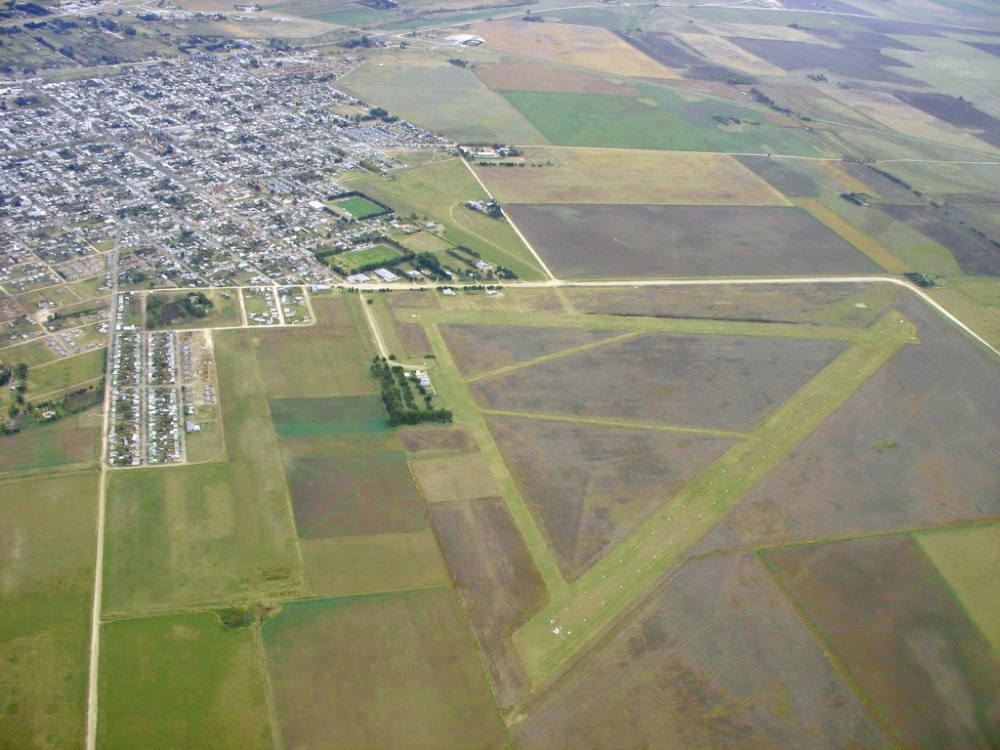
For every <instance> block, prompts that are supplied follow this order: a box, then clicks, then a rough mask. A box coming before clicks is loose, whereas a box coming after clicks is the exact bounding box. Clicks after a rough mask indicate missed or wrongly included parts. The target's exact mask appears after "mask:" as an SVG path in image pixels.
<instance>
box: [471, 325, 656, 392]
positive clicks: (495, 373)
mask: <svg viewBox="0 0 1000 750" xmlns="http://www.w3.org/2000/svg"><path fill="white" fill-rule="evenodd" d="M641 335H643V334H642V331H629V332H628V333H623V334H622V335H621V336H612V337H611V338H609V339H602V340H601V341H591V342H589V343H587V344H580V345H579V346H571V347H570V348H569V349H560V350H559V351H557V352H550V353H549V354H543V355H541V356H540V357H535V358H533V359H528V360H525V361H523V362H515V363H514V364H510V365H504V366H503V367H497V368H494V369H492V370H487V371H486V372H481V373H479V374H478V375H472V376H470V377H467V378H466V379H465V382H466V383H476V382H478V381H480V380H488V379H489V378H495V377H499V376H500V375H506V374H507V373H510V372H516V371H517V370H522V369H524V368H525V367H533V366H534V365H540V364H543V363H545V362H551V361H552V360H556V359H562V358H563V357H569V356H571V355H573V354H579V353H580V352H585V351H589V350H590V349H597V348H598V347H601V346H604V345H605V344H614V343H617V342H619V341H628V340H629V339H634V338H635V337H636V336H641Z"/></svg>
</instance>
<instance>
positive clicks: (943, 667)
mask: <svg viewBox="0 0 1000 750" xmlns="http://www.w3.org/2000/svg"><path fill="white" fill-rule="evenodd" d="M764 559H765V561H766V562H767V565H768V566H769V567H770V568H771V570H772V571H773V572H774V575H775V577H776V578H777V579H778V580H779V581H780V582H781V583H782V584H783V585H784V587H785V588H786V589H787V591H788V593H789V596H790V597H791V598H792V600H793V602H794V603H795V604H796V606H797V607H798V608H800V610H801V611H802V612H803V614H804V616H805V617H807V618H808V619H809V620H810V621H811V622H812V623H813V625H814V627H816V628H817V629H818V630H819V631H820V633H821V634H822V637H823V638H824V640H825V641H826V643H827V644H828V645H829V647H830V648H831V649H832V650H833V651H834V652H835V654H836V658H838V660H840V661H842V663H843V665H844V668H845V669H846V670H847V671H848V673H849V674H850V675H851V677H852V679H853V680H855V681H856V682H857V684H858V686H859V687H860V689H861V691H862V692H863V694H864V695H865V697H866V698H867V700H869V701H870V702H871V703H872V704H874V707H875V708H876V710H877V711H878V713H879V714H880V716H881V717H882V718H883V719H884V720H885V721H886V722H887V723H888V724H889V725H890V726H891V727H892V730H893V733H894V734H895V736H896V737H897V738H898V739H899V741H900V742H901V743H902V744H904V745H907V746H921V747H990V746H993V745H995V744H996V743H997V742H998V741H1000V725H998V724H997V722H996V717H997V712H998V711H1000V703H998V696H1000V661H998V660H997V658H996V656H995V655H994V654H992V653H991V652H990V647H989V644H988V643H987V642H986V641H985V640H984V639H983V637H982V635H981V634H980V633H979V632H978V631H977V630H976V629H975V627H974V626H973V625H972V624H971V623H970V622H969V620H968V618H967V617H966V615H965V613H964V612H963V611H962V608H961V607H960V606H959V605H958V603H957V602H956V600H955V599H954V598H953V596H952V594H951V592H950V590H949V589H948V587H947V586H946V585H945V583H944V581H943V580H942V579H941V577H940V576H939V575H938V572H937V570H936V569H935V568H934V566H932V565H931V564H930V563H929V562H928V561H927V558H926V557H925V556H924V555H923V554H922V553H921V552H920V549H919V548H918V547H917V545H916V544H915V543H914V542H913V540H912V539H910V538H908V537H883V538H877V537H876V538H871V539H853V540H849V541H845V542H837V543H833V544H820V545H804V546H794V547H787V548H783V549H773V550H769V551H767V552H765V553H764ZM845 612H866V613H869V614H868V618H870V619H869V620H868V621H869V622H871V623H882V626H880V627H857V623H856V622H855V621H854V620H853V618H845V617H844V613H845ZM930 664H933V665H934V667H933V668H930V669H929V668H928V666H929V665H930Z"/></svg>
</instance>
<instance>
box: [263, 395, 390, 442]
mask: <svg viewBox="0 0 1000 750" xmlns="http://www.w3.org/2000/svg"><path fill="white" fill-rule="evenodd" d="M269 404H270V407H271V418H272V419H273V420H274V430H275V432H276V433H277V434H278V435H280V436H281V437H282V438H290V437H298V436H306V435H343V434H370V435H378V434H384V433H385V432H386V431H387V429H388V422H387V420H386V416H385V411H384V409H383V408H382V401H381V399H379V397H378V396H341V397H339V398H281V399H273V400H271V401H270V402H269Z"/></svg>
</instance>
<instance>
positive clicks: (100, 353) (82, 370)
mask: <svg viewBox="0 0 1000 750" xmlns="http://www.w3.org/2000/svg"><path fill="white" fill-rule="evenodd" d="M105 353H106V352H105V349H104V348H101V349H93V350H91V351H89V352H84V353H83V354H78V355H76V356H72V357H63V358H62V359H57V360H56V361H55V362H49V363H48V364H44V365H40V366H38V367H33V368H31V370H30V371H29V373H28V387H29V396H28V399H29V401H30V400H37V399H40V398H44V397H45V396H46V394H51V393H54V392H57V391H64V390H66V389H69V388H73V387H74V386H76V387H82V386H83V385H84V384H88V385H89V384H93V385H95V386H96V387H97V388H98V389H99V388H101V387H102V386H103V383H102V382H97V381H100V380H102V379H103V375H104V357H105Z"/></svg>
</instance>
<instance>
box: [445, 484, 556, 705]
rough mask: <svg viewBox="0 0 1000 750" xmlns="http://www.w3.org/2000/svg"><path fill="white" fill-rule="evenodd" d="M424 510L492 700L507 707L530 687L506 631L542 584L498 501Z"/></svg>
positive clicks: (536, 601)
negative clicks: (466, 620)
mask: <svg viewBox="0 0 1000 750" xmlns="http://www.w3.org/2000/svg"><path fill="white" fill-rule="evenodd" d="M428 512H429V514H430V519H431V524H432V525H433V526H434V531H435V533H436V534H437V538H438V542H439V543H440V545H441V551H442V552H443V553H444V556H445V558H446V559H447V560H448V567H449V569H450V570H451V575H452V576H453V577H454V580H455V586H456V588H457V589H458V592H459V594H460V595H461V597H462V602H463V604H464V605H465V613H466V615H467V617H468V618H469V623H470V625H471V626H472V631H473V634H474V635H475V638H476V641H477V642H478V644H479V651H480V654H481V656H482V658H483V661H484V663H485V666H486V670H487V672H488V673H489V676H490V680H491V682H492V683H493V691H494V694H495V695H496V699H497V702H498V703H499V705H500V708H501V709H502V710H504V711H507V710H509V709H510V708H511V707H512V706H513V705H514V704H515V703H517V702H518V701H519V700H520V699H521V698H523V697H525V696H526V694H527V692H528V689H529V687H530V686H529V684H528V681H527V679H526V677H525V675H524V672H523V670H522V669H521V667H520V665H519V663H518V659H517V652H516V651H515V650H514V647H513V645H512V644H511V641H510V634H511V633H512V632H513V629H514V628H515V627H516V626H517V625H518V624H519V623H520V622H521V621H522V620H523V619H524V618H525V617H526V616H527V615H528V614H530V613H531V612H532V611H533V610H534V609H535V608H536V607H537V606H539V605H541V604H542V603H543V602H544V601H545V598H546V590H545V584H544V583H543V582H542V579H541V578H540V577H539V575H538V572H537V571H536V570H535V567H534V564H533V563H532V560H531V555H530V553H529V552H528V549H527V547H525V545H524V541H523V540H522V539H521V536H520V535H519V534H518V532H517V527H516V526H515V525H514V522H513V520H512V519H511V517H510V513H509V512H508V511H507V508H506V507H504V504H503V503H502V502H501V501H500V500H477V501H474V502H464V503H446V504H438V505H432V506H431V507H430V508H429V510H428Z"/></svg>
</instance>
